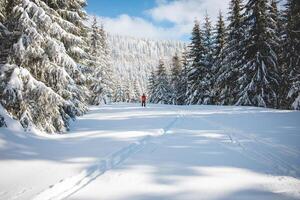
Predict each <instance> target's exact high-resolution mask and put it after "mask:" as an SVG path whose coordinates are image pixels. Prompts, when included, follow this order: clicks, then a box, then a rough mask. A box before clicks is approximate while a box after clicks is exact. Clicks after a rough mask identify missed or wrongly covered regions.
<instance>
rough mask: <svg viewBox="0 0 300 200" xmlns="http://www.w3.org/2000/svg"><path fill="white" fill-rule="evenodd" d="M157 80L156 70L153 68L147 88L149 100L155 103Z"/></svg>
mask: <svg viewBox="0 0 300 200" xmlns="http://www.w3.org/2000/svg"><path fill="white" fill-rule="evenodd" d="M155 82H156V75H155V71H154V70H152V71H151V74H150V76H149V79H148V88H147V90H148V96H149V102H151V103H154V91H155Z"/></svg>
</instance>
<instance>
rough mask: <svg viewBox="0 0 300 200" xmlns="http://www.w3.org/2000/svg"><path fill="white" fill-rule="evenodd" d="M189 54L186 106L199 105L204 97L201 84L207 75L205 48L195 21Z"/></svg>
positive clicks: (197, 23) (198, 26) (201, 34)
mask: <svg viewBox="0 0 300 200" xmlns="http://www.w3.org/2000/svg"><path fill="white" fill-rule="evenodd" d="M191 40H192V41H191V44H190V46H189V48H190V54H189V59H191V65H190V67H189V69H188V90H187V96H188V98H187V100H186V104H201V103H202V100H203V96H204V92H205V91H204V90H203V88H202V84H205V83H204V82H205V81H206V80H203V78H204V76H205V75H206V74H207V73H208V69H207V68H206V65H205V64H206V63H205V60H204V59H205V57H204V54H205V51H206V50H205V47H204V44H203V40H204V39H203V33H202V31H201V29H200V25H199V22H198V21H195V25H194V28H193V31H192V38H191Z"/></svg>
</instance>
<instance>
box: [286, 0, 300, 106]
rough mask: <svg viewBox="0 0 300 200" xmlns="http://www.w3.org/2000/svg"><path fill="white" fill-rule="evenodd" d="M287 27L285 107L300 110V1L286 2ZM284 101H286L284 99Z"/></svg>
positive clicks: (290, 0) (291, 0)
mask: <svg viewBox="0 0 300 200" xmlns="http://www.w3.org/2000/svg"><path fill="white" fill-rule="evenodd" d="M285 21H286V23H287V24H286V28H285V38H284V44H285V45H284V52H285V53H284V56H283V59H284V60H283V62H284V70H285V71H284V72H285V73H284V74H285V77H286V79H287V80H288V81H287V89H286V91H288V93H287V94H286V95H284V96H283V98H287V101H286V103H287V105H286V104H284V105H282V107H284V108H292V109H297V110H300V28H299V27H300V2H299V1H298V0H288V1H287V4H286V15H285ZM283 102H284V101H283Z"/></svg>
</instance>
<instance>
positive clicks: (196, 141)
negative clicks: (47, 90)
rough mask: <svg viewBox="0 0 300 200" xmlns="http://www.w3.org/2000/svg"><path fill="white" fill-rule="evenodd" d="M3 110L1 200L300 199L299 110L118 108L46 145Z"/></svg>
mask: <svg viewBox="0 0 300 200" xmlns="http://www.w3.org/2000/svg"><path fill="white" fill-rule="evenodd" d="M0 111H1V113H0V114H1V115H2V116H4V117H5V120H6V122H7V125H8V128H1V129H0V177H1V179H0V199H43V200H47V199H71V200H77V199H109V200H111V199H143V200H144V199H199V198H200V197H201V199H300V189H299V188H300V180H299V177H300V167H299V166H300V159H299V157H300V143H299V141H300V140H299V137H300V132H299V130H300V124H299V119H300V112H297V111H284V110H273V109H263V108H254V107H234V106H231V107H230V106H228V107H225V106H224V107H221V106H168V105H149V107H147V108H142V107H140V105H137V104H113V105H105V106H101V107H91V108H90V111H89V113H88V114H86V115H85V116H83V117H80V118H79V119H78V120H77V121H75V122H73V123H72V124H71V131H70V133H68V134H64V135H46V136H45V135H43V136H41V135H39V134H37V133H36V132H35V134H29V133H23V132H22V129H21V127H20V126H19V125H18V122H17V121H14V120H12V119H10V117H9V116H8V115H7V114H5V113H4V111H3V109H2V108H1V109H0ZM18 126H19V128H14V127H18Z"/></svg>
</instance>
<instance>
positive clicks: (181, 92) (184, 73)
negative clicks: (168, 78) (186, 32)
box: [177, 48, 190, 105]
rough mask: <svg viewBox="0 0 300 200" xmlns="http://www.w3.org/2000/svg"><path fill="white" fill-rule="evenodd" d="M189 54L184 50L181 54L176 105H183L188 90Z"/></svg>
mask: <svg viewBox="0 0 300 200" xmlns="http://www.w3.org/2000/svg"><path fill="white" fill-rule="evenodd" d="M189 65H190V62H189V52H188V49H187V48H185V49H184V50H183V52H182V58H181V73H180V75H179V82H180V84H179V85H178V89H177V90H178V97H177V103H178V105H184V104H185V103H186V99H187V89H188V69H189Z"/></svg>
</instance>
